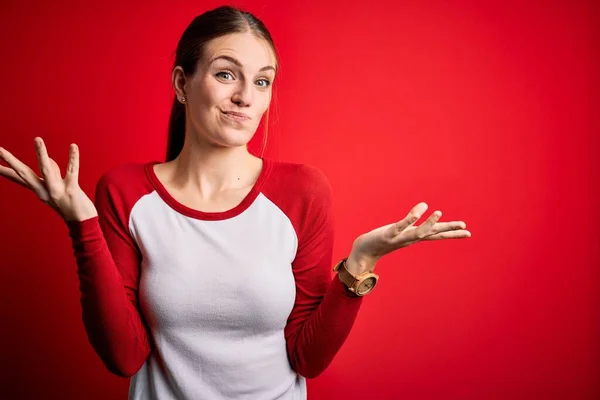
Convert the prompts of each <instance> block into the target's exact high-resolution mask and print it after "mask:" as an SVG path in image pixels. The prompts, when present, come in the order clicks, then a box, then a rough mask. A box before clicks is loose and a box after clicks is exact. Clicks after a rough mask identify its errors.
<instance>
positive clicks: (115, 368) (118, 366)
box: [103, 360, 143, 378]
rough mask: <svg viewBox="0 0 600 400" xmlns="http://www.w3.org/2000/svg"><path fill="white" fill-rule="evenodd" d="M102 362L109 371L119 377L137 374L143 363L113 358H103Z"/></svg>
mask: <svg viewBox="0 0 600 400" xmlns="http://www.w3.org/2000/svg"><path fill="white" fill-rule="evenodd" d="M103 362H104V366H105V367H106V369H107V370H108V371H109V372H110V373H112V374H113V375H116V376H118V377H121V378H131V377H132V376H134V375H135V374H137V372H138V371H139V370H140V369H141V368H142V365H143V363H142V364H141V365H139V363H132V362H118V361H115V360H112V361H108V360H103Z"/></svg>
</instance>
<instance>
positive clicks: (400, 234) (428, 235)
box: [353, 203, 471, 259]
mask: <svg viewBox="0 0 600 400" xmlns="http://www.w3.org/2000/svg"><path fill="white" fill-rule="evenodd" d="M426 210H427V204H425V203H419V204H417V205H416V206H415V207H414V208H413V209H412V210H411V212H410V213H409V214H408V215H407V217H406V218H404V219H402V220H401V221H399V222H395V223H392V224H388V225H384V226H381V227H379V228H376V229H373V230H372V231H370V232H367V233H365V234H362V235H360V236H359V237H358V238H356V240H355V241H354V245H353V249H354V250H356V251H357V252H358V253H359V254H361V255H365V256H366V257H369V258H373V259H379V258H381V257H383V256H384V255H386V254H388V253H391V252H393V251H394V250H398V249H400V248H403V247H406V246H410V245H411V244H414V243H417V242H419V241H421V240H443V239H463V238H468V237H470V236H471V233H470V232H469V231H467V230H466V229H465V228H466V224H465V223H464V222H462V221H452V222H438V221H439V219H440V217H441V215H442V213H441V211H435V212H434V213H432V214H431V216H429V218H427V220H426V221H425V222H424V223H422V224H421V225H419V226H415V225H414V224H415V223H416V222H417V221H418V220H419V219H420V218H421V216H422V215H423V213H424V212H425V211H426Z"/></svg>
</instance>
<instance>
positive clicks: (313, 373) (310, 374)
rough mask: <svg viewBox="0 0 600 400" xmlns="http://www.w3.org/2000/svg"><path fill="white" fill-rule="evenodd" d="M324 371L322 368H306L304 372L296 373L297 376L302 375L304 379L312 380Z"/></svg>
mask: <svg viewBox="0 0 600 400" xmlns="http://www.w3.org/2000/svg"><path fill="white" fill-rule="evenodd" d="M325 369H326V368H323V369H309V368H306V369H305V370H303V371H301V372H298V374H299V375H302V376H303V377H305V378H306V379H314V378H316V377H318V376H319V375H321V374H322V373H323V372H324V371H325Z"/></svg>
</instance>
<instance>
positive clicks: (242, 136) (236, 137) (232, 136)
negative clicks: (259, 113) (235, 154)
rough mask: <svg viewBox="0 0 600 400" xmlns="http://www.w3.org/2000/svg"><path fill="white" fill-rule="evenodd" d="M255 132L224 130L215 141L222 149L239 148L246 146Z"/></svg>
mask: <svg viewBox="0 0 600 400" xmlns="http://www.w3.org/2000/svg"><path fill="white" fill-rule="evenodd" d="M255 132H256V131H255V130H253V131H247V130H240V129H231V128H229V129H228V128H225V129H223V130H222V131H221V132H219V134H218V135H217V137H216V139H217V140H216V141H217V143H218V144H219V145H220V146H223V147H240V146H245V145H247V144H248V143H249V142H250V140H252V137H253V136H254V133H255Z"/></svg>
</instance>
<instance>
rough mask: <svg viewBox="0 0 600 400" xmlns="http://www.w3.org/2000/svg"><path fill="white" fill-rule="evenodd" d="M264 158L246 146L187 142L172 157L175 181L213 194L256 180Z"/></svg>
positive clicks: (248, 184)
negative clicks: (254, 153)
mask: <svg viewBox="0 0 600 400" xmlns="http://www.w3.org/2000/svg"><path fill="white" fill-rule="evenodd" d="M261 164H262V163H261V161H260V159H259V158H258V157H255V156H254V155H252V154H250V152H249V151H248V148H247V146H239V147H232V148H223V147H210V148H206V147H200V146H195V145H185V146H184V147H183V149H182V151H181V153H180V154H179V156H177V158H175V160H173V171H172V172H173V175H172V176H173V181H174V182H176V184H177V186H180V187H186V186H187V187H189V188H190V189H194V190H195V191H198V193H199V194H200V196H201V197H203V198H211V197H213V196H214V195H215V194H218V193H220V192H224V191H228V190H236V189H243V188H246V187H248V186H250V185H252V184H254V183H255V181H256V179H257V178H258V174H259V173H260V168H261Z"/></svg>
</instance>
